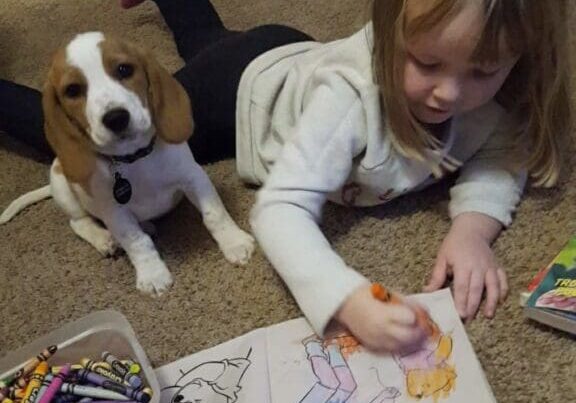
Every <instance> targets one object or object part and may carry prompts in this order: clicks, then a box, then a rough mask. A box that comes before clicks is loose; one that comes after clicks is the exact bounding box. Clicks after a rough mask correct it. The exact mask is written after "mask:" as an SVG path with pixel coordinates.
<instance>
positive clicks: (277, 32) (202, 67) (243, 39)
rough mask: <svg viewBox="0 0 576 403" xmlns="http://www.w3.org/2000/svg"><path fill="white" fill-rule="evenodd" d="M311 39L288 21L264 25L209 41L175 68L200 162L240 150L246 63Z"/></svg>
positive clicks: (192, 139)
mask: <svg viewBox="0 0 576 403" xmlns="http://www.w3.org/2000/svg"><path fill="white" fill-rule="evenodd" d="M189 1H190V2H192V3H194V2H195V1H198V0H189ZM199 1H203V0H199ZM310 40H312V38H310V37H309V36H308V35H306V34H303V33H302V32H300V31H297V30H295V29H292V28H289V27H285V26H280V25H265V26H260V27H258V28H254V29H252V30H250V31H246V32H241V33H235V34H233V35H230V36H228V37H226V38H224V39H222V40H220V41H219V42H218V43H217V44H214V45H210V46H207V47H205V48H204V49H202V50H201V51H200V52H199V53H198V54H197V55H196V56H194V57H193V58H192V59H189V60H188V61H187V64H186V66H185V67H184V68H182V69H181V70H180V71H178V72H177V73H176V74H175V78H176V79H177V80H178V81H179V82H180V83H181V84H182V85H183V86H184V88H185V89H186V91H187V92H188V94H189V95H190V98H191V101H192V112H193V115H194V124H195V129H194V134H193V135H192V137H191V139H190V141H189V144H190V148H191V149H192V153H193V154H194V156H195V158H196V160H197V161H198V162H199V163H201V164H204V163H209V162H215V161H218V160H221V159H225V158H233V157H234V156H235V153H236V152H235V150H236V93H237V91H238V84H239V83H240V77H241V76H242V73H243V72H244V70H245V69H246V66H248V64H249V63H250V62H251V61H252V60H254V59H255V58H256V57H257V56H259V55H260V54H262V53H264V52H266V51H268V50H270V49H273V48H275V47H278V46H282V45H286V44H289V43H294V42H301V41H310Z"/></svg>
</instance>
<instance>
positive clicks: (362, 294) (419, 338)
mask: <svg viewBox="0 0 576 403" xmlns="http://www.w3.org/2000/svg"><path fill="white" fill-rule="evenodd" d="M336 320H338V322H340V323H341V324H342V325H344V326H345V327H346V328H347V329H348V330H349V331H350V332H351V333H352V335H353V336H354V337H356V338H357V339H358V341H359V342H360V343H361V344H362V345H363V346H365V347H366V348H367V349H369V350H372V351H375V352H397V351H400V350H410V349H414V348H416V347H418V346H419V345H420V344H421V343H422V342H423V341H424V339H425V334H424V331H423V330H422V329H421V328H420V327H418V325H417V323H416V314H415V312H414V310H413V309H411V308H410V307H408V306H405V305H398V304H391V303H384V302H382V301H379V300H377V299H376V298H374V296H372V292H371V291H370V287H361V288H359V289H358V290H356V291H355V292H354V293H353V294H352V295H350V296H349V297H348V298H347V299H346V301H344V304H342V307H341V308H340V310H339V311H338V312H337V314H336Z"/></svg>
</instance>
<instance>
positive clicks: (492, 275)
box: [484, 270, 502, 318]
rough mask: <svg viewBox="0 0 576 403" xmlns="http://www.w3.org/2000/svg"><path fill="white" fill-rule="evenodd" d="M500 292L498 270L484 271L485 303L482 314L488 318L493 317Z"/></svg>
mask: <svg viewBox="0 0 576 403" xmlns="http://www.w3.org/2000/svg"><path fill="white" fill-rule="evenodd" d="M501 294H502V289H501V284H500V279H499V278H498V270H488V271H487V272H486V305H485V306H484V315H485V316H486V317H488V318H492V317H494V312H496V306H497V305H498V300H499V299H500V295H501Z"/></svg>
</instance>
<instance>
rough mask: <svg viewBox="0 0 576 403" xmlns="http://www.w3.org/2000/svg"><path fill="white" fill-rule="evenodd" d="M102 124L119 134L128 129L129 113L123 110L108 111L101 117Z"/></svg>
mask: <svg viewBox="0 0 576 403" xmlns="http://www.w3.org/2000/svg"><path fill="white" fill-rule="evenodd" d="M102 123H103V124H104V126H106V127H107V128H108V129H110V130H111V131H113V132H114V133H119V132H121V131H122V130H124V129H126V128H127V127H128V123H130V113H128V111H127V110H126V109H124V108H115V109H110V110H109V111H108V112H106V113H105V114H104V116H103V117H102Z"/></svg>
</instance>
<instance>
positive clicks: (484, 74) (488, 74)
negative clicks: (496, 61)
mask: <svg viewBox="0 0 576 403" xmlns="http://www.w3.org/2000/svg"><path fill="white" fill-rule="evenodd" d="M499 71H500V69H496V70H491V71H486V70H482V69H474V70H472V75H473V76H474V78H477V79H479V80H486V79H489V78H492V77H494V76H495V75H496V74H497V73H498V72H499Z"/></svg>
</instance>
